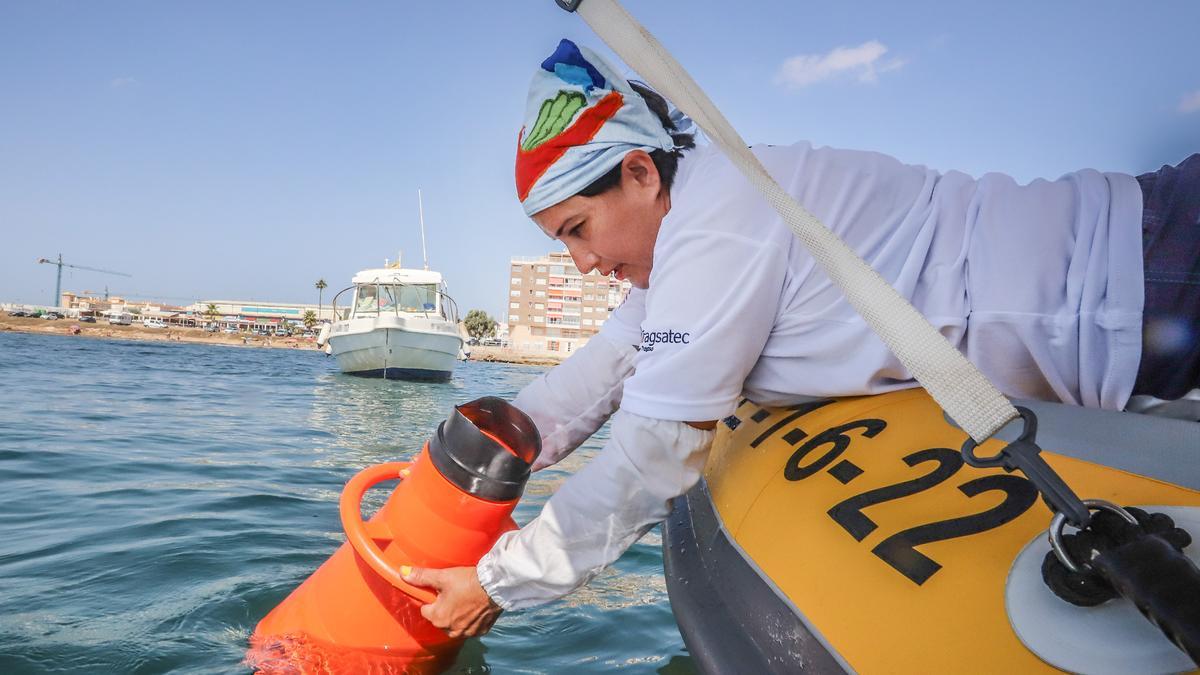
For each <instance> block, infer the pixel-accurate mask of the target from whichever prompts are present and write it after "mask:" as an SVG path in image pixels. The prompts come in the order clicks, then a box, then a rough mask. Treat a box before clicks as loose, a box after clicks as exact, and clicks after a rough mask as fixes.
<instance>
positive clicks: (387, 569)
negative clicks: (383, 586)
mask: <svg viewBox="0 0 1200 675" xmlns="http://www.w3.org/2000/svg"><path fill="white" fill-rule="evenodd" d="M411 465H412V462H387V463H385V464H377V465H375V466H369V467H367V468H365V469H363V470H362V471H359V472H358V473H357V474H355V475H354V477H353V478H351V479H350V481H349V482H348V483H346V487H345V489H343V490H342V498H341V500H340V501H339V510H340V511H341V516H342V529H343V530H345V531H346V540H347V541H348V542H350V546H352V547H353V548H354V552H355V553H357V554H358V556H359V557H360V558H362V559H363V561H364V562H366V563H367V565H368V566H369V567H370V568H371V569H372V570H374V571H375V573H376V574H378V575H379V576H381V577H383V578H384V579H385V580H387V582H388V583H390V584H391V585H393V586H395V587H396V588H398V589H400V590H402V591H404V592H405V593H407V594H409V595H411V596H412V597H413V598H415V599H417V600H419V601H421V602H423V603H425V604H430V603H432V602H434V601H435V600H437V594H436V593H434V592H433V591H430V590H428V589H426V588H421V587H420V586H414V585H412V584H410V583H408V582H407V581H405V580H404V577H403V576H401V574H400V570H399V569H397V568H396V566H393V564H392V563H390V562H388V560H387V558H385V557H384V556H383V550H382V549H381V548H379V545H378V544H376V543H375V540H374V539H372V538H371V537H370V535H368V534H367V525H366V523H364V522H363V519H362V510H361V508H362V498H363V495H365V494H366V493H367V490H369V489H370V488H371V487H372V486H374V485H375V484H377V483H382V482H383V481H385V480H396V479H400V480H404V477H405V474H406V473H407V472H408V467H409V466H411Z"/></svg>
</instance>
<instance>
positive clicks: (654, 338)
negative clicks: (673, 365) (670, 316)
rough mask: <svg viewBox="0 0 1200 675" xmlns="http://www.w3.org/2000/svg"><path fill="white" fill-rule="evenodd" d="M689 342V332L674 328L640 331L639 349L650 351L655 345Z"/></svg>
mask: <svg viewBox="0 0 1200 675" xmlns="http://www.w3.org/2000/svg"><path fill="white" fill-rule="evenodd" d="M691 342H692V334H691V333H680V332H679V331H675V330H655V331H649V332H647V331H642V345H641V347H640V349H641V350H642V351H644V352H652V351H654V346H655V345H686V344H691Z"/></svg>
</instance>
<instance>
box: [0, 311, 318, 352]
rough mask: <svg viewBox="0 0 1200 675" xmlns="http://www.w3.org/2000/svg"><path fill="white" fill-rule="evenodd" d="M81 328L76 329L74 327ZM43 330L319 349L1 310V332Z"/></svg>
mask: <svg viewBox="0 0 1200 675" xmlns="http://www.w3.org/2000/svg"><path fill="white" fill-rule="evenodd" d="M76 326H77V327H78V328H79V332H78V333H75V329H74V327H76ZM3 331H15V332H19V333H42V334H51V335H74V336H75V337H85V338H102V339H110V340H145V341H149V342H194V343H197V344H207V345H225V346H228V347H271V348H275V349H316V348H317V345H316V341H315V340H313V339H312V338H299V337H262V336H259V335H254V336H249V335H244V334H230V333H209V332H207V331H205V330H203V329H200V328H181V327H177V326H171V327H169V328H146V327H145V326H142V325H141V324H135V325H132V326H113V325H110V324H108V323H106V322H104V321H100V322H97V323H81V322H79V321H76V320H74V319H58V320H56V321H48V320H46V319H40V318H29V317H18V316H8V315H7V314H0V332H3Z"/></svg>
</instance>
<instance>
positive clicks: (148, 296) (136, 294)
mask: <svg viewBox="0 0 1200 675" xmlns="http://www.w3.org/2000/svg"><path fill="white" fill-rule="evenodd" d="M80 293H83V294H84V295H92V296H95V295H99V294H100V293H101V291H88V290H84V291H80ZM103 293H104V299H105V300H108V296H109V295H115V296H118V297H122V298H125V299H127V300H186V301H188V302H196V300H197V299H198V298H197V296H195V295H159V294H157V293H143V292H141V291H122V290H116V291H110V290H108V286H105V287H104V291H103Z"/></svg>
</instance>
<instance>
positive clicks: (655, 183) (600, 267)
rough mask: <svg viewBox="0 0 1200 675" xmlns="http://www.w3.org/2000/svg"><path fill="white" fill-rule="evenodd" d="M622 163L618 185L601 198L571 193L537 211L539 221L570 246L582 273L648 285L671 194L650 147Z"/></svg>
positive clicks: (637, 151)
mask: <svg viewBox="0 0 1200 675" xmlns="http://www.w3.org/2000/svg"><path fill="white" fill-rule="evenodd" d="M621 167H622V169H621V183H620V185H618V186H617V187H615V188H613V189H611V190H609V191H607V192H605V193H603V194H600V195H597V196H595V197H581V196H578V195H576V196H574V197H571V198H569V199H567V200H565V201H562V202H559V203H558V204H555V205H554V206H551V207H550V208H548V209H545V210H543V211H540V212H538V213H536V214H534V216H533V221H534V222H535V223H537V224H538V227H540V228H542V231H543V232H545V233H546V234H547V235H548V236H549V237H550V238H551V239H557V240H559V241H561V242H562V243H563V244H565V245H566V247H567V250H568V251H569V252H570V253H571V258H572V259H574V261H575V266H576V267H578V268H579V271H580V273H582V274H587V273H588V272H591V271H592V270H597V271H599V272H600V273H601V274H604V275H609V274H612V275H614V276H616V278H617V279H628V280H629V282H630V283H631V284H633V285H634V286H636V287H638V288H647V287H648V286H649V285H650V270H651V269H652V268H653V266H654V242H655V240H656V239H657V238H658V228H659V225H661V224H662V219H663V216H665V215H666V214H667V211H669V210H670V209H671V197H670V194H669V192H667V191H666V190H662V189H660V188H661V184H660V182H659V177H658V169H657V168H656V167H655V166H654V160H652V159H651V158H650V155H648V154H646V152H645V151H642V150H634V151H632V152H630V153H629V154H627V155H625V158H624V159H623V160H622V161H621Z"/></svg>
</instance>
